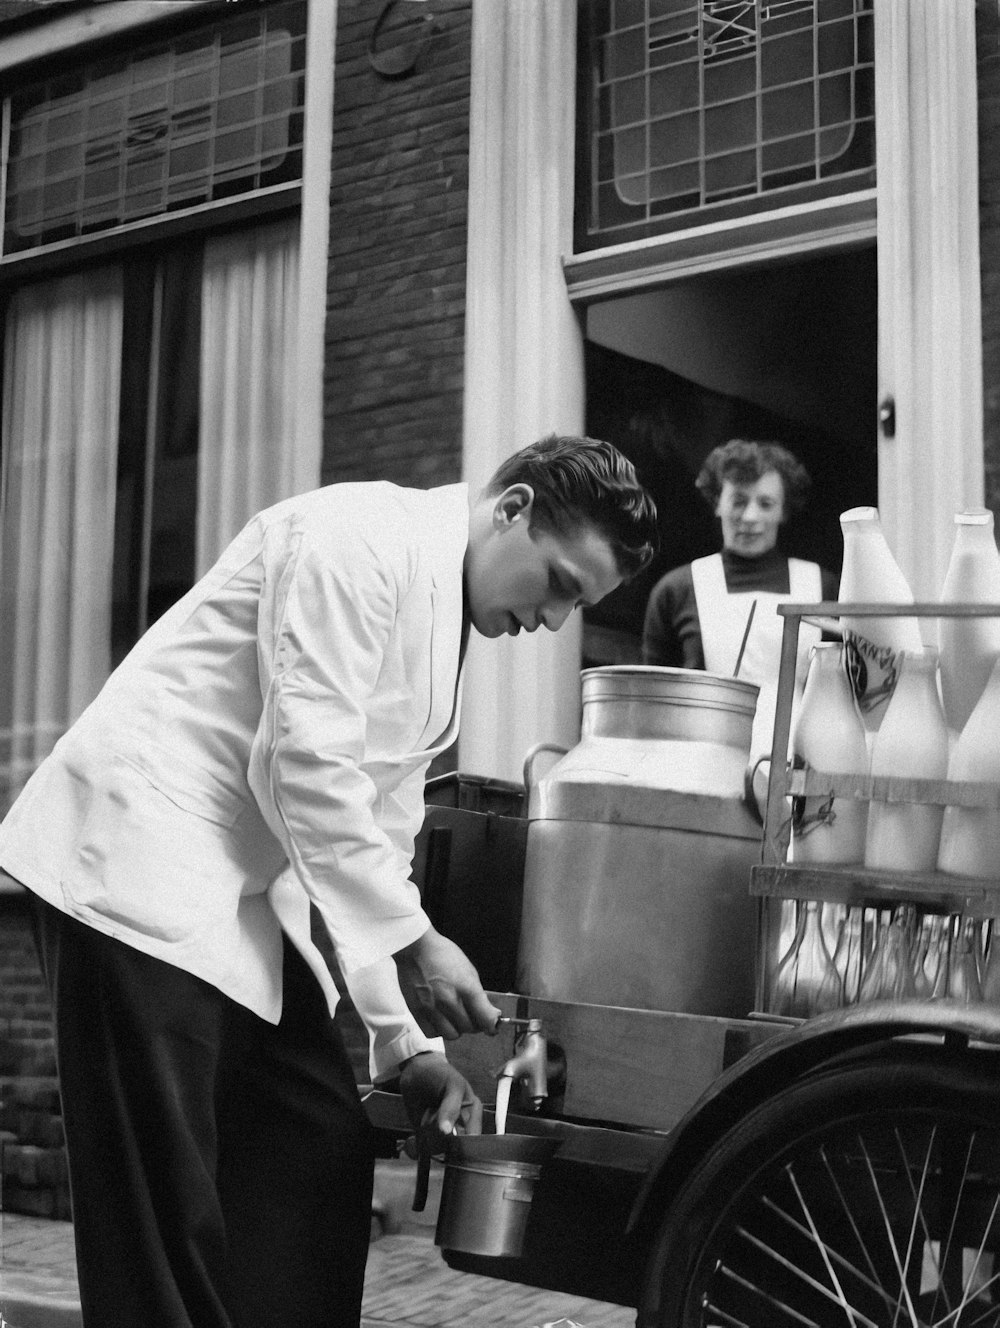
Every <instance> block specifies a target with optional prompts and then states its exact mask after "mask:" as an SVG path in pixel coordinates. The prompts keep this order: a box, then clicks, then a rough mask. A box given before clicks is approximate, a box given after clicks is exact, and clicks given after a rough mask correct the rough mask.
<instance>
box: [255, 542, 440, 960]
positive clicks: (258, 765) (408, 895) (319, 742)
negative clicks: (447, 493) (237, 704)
mask: <svg viewBox="0 0 1000 1328" xmlns="http://www.w3.org/2000/svg"><path fill="white" fill-rule="evenodd" d="M278 547H279V550H280V553H279V554H278V555H276V556H275V557H273V558H271V559H268V558H267V557H265V569H266V575H265V579H264V585H263V588H262V592H261V601H260V608H259V613H258V668H259V673H260V683H261V692H262V700H263V706H262V712H261V717H260V722H259V725H258V729H257V733H256V736H255V738H254V743H253V747H252V751H251V757H250V768H249V779H250V786H251V789H252V791H253V793H254V796H255V798H256V800H257V803H258V806H259V807H260V809H261V813H262V815H263V816H264V818H265V820H266V821H267V823H268V825H269V827H270V829H271V831H272V833H273V834H274V835H275V836H276V837H277V838H278V840H279V841H280V843H281V844H282V846H283V848H284V850H285V853H286V855H287V857H288V861H289V863H290V865H291V867H292V870H293V871H294V872H295V874H296V876H297V877H298V879H299V880H300V882H301V883H302V885H303V887H304V888H305V890H306V892H307V893H308V895H309V897H310V898H311V899H312V900H313V902H314V903H315V904H316V906H317V908H318V910H319V912H320V914H321V916H322V918H323V921H324V923H325V924H326V927H327V929H328V930H329V933H330V937H331V940H332V941H333V944H334V948H335V950H336V952H337V957H338V960H339V961H340V964H341V967H342V969H343V970H344V973H345V976H346V975H347V974H348V973H350V972H351V971H352V970H354V969H362V968H365V967H367V966H370V965H372V964H375V963H377V962H378V961H379V960H381V959H384V958H385V957H387V956H389V955H391V954H393V953H395V952H396V951H398V950H400V949H401V948H402V947H404V946H406V945H408V944H410V943H411V942H412V941H414V940H416V939H417V938H418V937H419V936H421V935H422V934H423V932H424V931H425V930H426V929H427V927H428V926H429V921H428V919H427V916H426V914H425V913H424V911H423V909H422V908H421V906H420V896H419V891H418V890H417V888H416V886H415V885H413V883H412V882H411V881H409V879H408V876H409V870H410V858H409V856H408V855H407V853H406V848H405V846H406V844H407V843H409V844H410V845H411V853H412V836H413V834H415V831H416V828H418V826H419V818H420V816H421V815H422V804H420V805H418V804H416V803H415V801H414V799H413V798H412V796H411V797H410V798H409V800H408V803H407V806H408V811H407V812H406V814H405V815H403V816H402V819H401V822H400V823H399V824H395V823H394V824H393V825H392V827H391V833H389V832H387V830H386V829H385V828H384V827H383V825H382V824H381V823H380V817H379V816H378V815H377V814H376V811H377V807H378V804H379V801H380V797H381V790H380V789H379V788H378V787H377V786H376V784H375V781H374V780H373V778H372V777H371V775H370V774H369V773H367V772H366V771H365V769H364V768H363V766H364V758H365V752H366V729H367V723H368V720H367V707H368V703H369V702H370V700H371V698H372V697H373V695H374V693H375V691H376V688H377V686H378V682H379V675H380V670H381V667H382V662H383V657H384V654H385V650H386V644H387V642H388V640H389V638H390V635H391V633H392V631H393V626H394V622H395V618H396V614H397V609H398V600H399V596H400V594H401V593H402V588H401V579H402V578H401V576H400V571H399V568H398V567H397V566H395V565H394V556H393V555H394V550H393V546H392V544H391V541H390V542H389V546H388V550H384V549H382V548H381V547H380V549H379V551H378V552H376V551H375V549H374V548H373V547H372V546H371V543H370V542H369V541H367V540H365V539H364V538H362V537H359V534H358V532H357V531H353V532H351V536H350V538H348V537H347V536H346V535H345V536H343V537H342V538H340V539H339V540H338V539H336V538H331V539H320V540H317V539H316V538H314V537H312V536H311V535H310V533H309V532H298V533H297V535H296V537H295V538H294V539H287V538H286V539H284V540H282V541H281V542H280V543H279V545H278ZM396 561H397V562H398V558H397V560H396ZM404 570H405V568H404ZM425 768H426V765H425V763H422V762H421V760H420V755H419V753H417V754H414V755H413V757H412V769H410V770H409V775H408V778H407V780H406V782H407V783H411V782H412V783H413V784H414V785H415V784H419V785H420V787H421V789H422V776H423V773H424V770H425ZM413 816H416V817H417V822H416V825H411V826H408V827H406V828H405V830H404V823H405V822H406V821H407V820H408V818H412V817H413Z"/></svg>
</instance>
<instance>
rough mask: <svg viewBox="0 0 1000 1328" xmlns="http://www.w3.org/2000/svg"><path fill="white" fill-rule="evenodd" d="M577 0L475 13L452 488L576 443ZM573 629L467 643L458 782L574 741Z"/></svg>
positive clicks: (579, 380) (580, 407)
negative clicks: (460, 440)
mask: <svg viewBox="0 0 1000 1328" xmlns="http://www.w3.org/2000/svg"><path fill="white" fill-rule="evenodd" d="M575 82H576V0H544V3H542V0H477V2H476V3H475V4H474V5H473V7H472V94H471V95H472V104H471V110H470V144H469V230H468V271H467V278H466V332H465V416H464V430H463V435H464V474H465V478H466V479H467V480H468V481H469V483H470V485H471V486H472V488H473V490H478V489H479V488H481V487H482V485H483V484H484V483H485V482H486V480H488V479H489V477H490V475H491V474H492V473H493V471H494V470H495V469H496V467H497V465H498V464H499V463H500V461H502V460H503V459H504V457H507V456H509V455H510V454H511V452H515V451H517V450H518V449H519V448H521V447H523V446H525V445H526V444H528V443H531V442H535V441H536V440H537V439H538V438H541V437H542V436H543V435H545V434H547V433H562V434H572V433H580V432H582V429H583V419H584V381H583V340H582V336H581V332H580V328H579V325H578V323H577V320H576V316H575V314H574V312H573V309H572V306H571V305H570V301H569V296H568V295H567V292H566V283H565V281H564V279H563V271H562V257H563V255H564V254H568V253H570V252H571V251H572V247H573V141H574V114H575V109H574V108H575V104H576V103H575V95H574V88H575ZM579 669H580V623H579V618H578V615H574V616H573V618H572V619H571V620H570V623H569V624H567V626H566V627H564V628H563V629H562V631H561V632H559V633H558V634H557V635H552V634H551V633H549V632H545V631H542V632H538V633H536V634H535V635H534V636H530V637H521V638H520V639H518V640H516V641H515V640H511V639H508V638H502V639H500V640H498V641H486V640H483V639H482V638H475V636H474V638H473V640H472V641H471V642H470V644H469V654H468V666H467V673H466V685H465V694H464V706H463V714H462V729H461V737H460V740H459V762H460V767H461V769H462V770H463V771H467V772H469V773H475V774H482V775H488V776H494V777H499V778H502V779H509V780H514V781H517V780H520V778H521V769H522V765H523V760H524V755H525V753H526V751H527V750H528V748H529V747H531V746H532V745H533V744H534V743H536V742H540V741H554V742H562V743H564V744H566V745H570V744H572V743H574V742H576V740H577V738H578V737H579V711H580V676H579Z"/></svg>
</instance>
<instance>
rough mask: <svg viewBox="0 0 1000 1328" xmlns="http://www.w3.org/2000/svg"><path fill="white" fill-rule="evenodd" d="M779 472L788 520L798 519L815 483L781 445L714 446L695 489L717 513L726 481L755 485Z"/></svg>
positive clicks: (734, 442)
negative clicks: (793, 517) (761, 478)
mask: <svg viewBox="0 0 1000 1328" xmlns="http://www.w3.org/2000/svg"><path fill="white" fill-rule="evenodd" d="M771 470H773V471H776V472H777V473H778V474H779V475H780V476H781V480H782V484H783V485H784V490H785V517H786V518H788V517H790V516H796V515H797V514H798V513H799V512H801V511H802V509H803V508H804V507H805V506H806V504H807V503H808V501H809V493H810V491H811V489H812V480H811V479H810V478H809V472H808V471H807V470H806V468H805V466H804V465H803V464H802V462H801V461H800V460H799V459H798V457H795V456H793V455H792V453H791V452H789V451H788V449H787V448H786V447H782V446H781V444H780V443H755V442H750V441H748V440H747V439H745V438H733V439H731V440H730V441H729V442H728V443H723V444H722V446H721V447H715V448H713V449H712V451H711V452H709V454H708V456H707V457H706V458H705V464H704V465H703V466H702V468H701V470H700V472H699V474H698V478H697V479H696V480H695V482H694V483H695V488H696V489H697V490H698V492H699V493H700V494H701V496H702V497H703V498H704V499H705V501H706V502H707V503H708V505H709V506H710V507H711V509H712V511H713V512H714V511H715V509H716V507H717V506H718V503H719V498H720V496H721V494H722V486H723V484H724V483H725V481H726V480H731V481H732V482H733V483H734V484H755V483H756V482H757V480H759V479H760V477H761V476H762V475H766V474H767V473H768V471H771Z"/></svg>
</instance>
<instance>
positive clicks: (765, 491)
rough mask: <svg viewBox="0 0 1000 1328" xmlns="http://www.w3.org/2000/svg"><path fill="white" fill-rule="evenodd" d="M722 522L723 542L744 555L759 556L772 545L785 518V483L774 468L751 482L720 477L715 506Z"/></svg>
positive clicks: (734, 551)
mask: <svg viewBox="0 0 1000 1328" xmlns="http://www.w3.org/2000/svg"><path fill="white" fill-rule="evenodd" d="M715 515H716V516H717V517H718V518H719V520H720V521H721V522H722V544H723V547H724V548H726V549H730V550H731V551H732V552H733V553H740V554H742V555H743V557H744V558H759V557H761V555H762V554H765V553H768V552H769V551H770V550H771V549H773V548H774V546H775V544H776V543H777V541H778V528H779V527H780V525H781V523H782V521H784V519H785V485H784V481H783V480H782V478H781V476H780V475H779V474H778V472H777V471H776V470H768V471H765V473H764V474H763V475H761V477H760V479H759V480H755V481H754V482H753V483H752V484H740V483H738V482H737V481H735V480H723V482H722V493H721V494H720V495H719V502H718V505H717V506H716V509H715Z"/></svg>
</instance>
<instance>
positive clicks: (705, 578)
mask: <svg viewBox="0 0 1000 1328" xmlns="http://www.w3.org/2000/svg"><path fill="white" fill-rule="evenodd" d="M695 487H696V488H697V489H698V491H699V492H700V493H701V494H702V496H703V497H704V498H705V500H706V501H707V502H708V504H709V505H710V506H711V507H712V509H713V511H714V512H715V515H716V516H717V517H718V518H719V521H720V523H721V526H722V551H721V553H715V554H710V555H709V556H708V557H707V558H698V559H696V560H695V561H694V562H692V563H687V564H685V565H684V566H683V567H675V568H674V569H673V570H672V571H670V572H668V573H667V574H666V576H664V577H662V578H661V579H660V580H659V581H658V582H657V584H656V585H655V586H654V587H653V592H652V594H651V596H650V599H649V604H648V606H647V609H646V620H645V626H644V629H643V641H642V657H643V662H644V663H646V664H661V665H666V666H668V667H671V668H684V669H705V670H707V671H708V672H709V673H718V674H725V675H727V676H730V677H731V676H732V675H733V673H734V672H735V671H736V666H737V662H738V661H739V677H740V678H743V679H745V680H746V681H748V682H754V683H756V684H757V685H758V687H759V688H760V695H759V697H758V700H757V715H756V718H755V720H754V729H753V739H752V741H751V758H752V759H753V760H754V761H756V760H757V759H758V758H759V757H761V756H766V755H769V754H770V751H771V736H772V730H773V727H774V707H775V701H776V698H777V687H778V665H779V662H780V659H781V635H782V624H783V619H782V618H781V617H780V615H779V614H778V613H777V612H776V609H777V605H778V604H780V603H781V602H782V601H786V600H787V601H795V602H796V603H808V604H812V603H816V602H817V601H818V600H822V599H825V600H833V599H836V598H837V577H836V576H835V575H834V573H832V572H829V571H827V570H826V569H825V568H822V567H820V566H819V565H818V564H817V563H812V562H803V561H802V560H801V559H798V558H788V557H786V556H785V555H784V553H782V552H781V551H780V549H779V547H778V536H779V533H780V530H781V527H782V526H783V525H784V523H785V522H786V521H787V520H788V518H789V517H790V516H792V515H796V514H797V513H799V512H800V511H802V510H803V508H804V507H805V505H806V502H807V501H808V497H809V490H810V487H811V481H810V479H809V475H808V473H807V471H806V469H805V467H804V466H803V465H802V463H801V462H800V461H799V460H798V459H797V458H796V457H794V456H793V455H792V453H791V452H789V451H788V450H787V449H786V448H784V447H781V446H779V445H778V444H777V443H760V442H747V441H745V440H743V439H739V438H736V439H733V440H731V441H730V442H728V443H725V444H724V445H723V446H721V447H716V448H715V449H714V450H713V451H712V452H710V453H709V455H708V457H707V459H706V461H705V464H704V465H703V466H702V469H701V472H700V473H699V475H698V478H697V480H696V481H695ZM751 615H752V617H751ZM748 622H749V624H750V630H749V632H748V633H747V624H748ZM745 633H746V643H745V645H744V634H745ZM819 639H820V635H819V632H818V631H817V630H816V629H815V628H812V627H808V626H803V627H802V629H801V630H800V633H799V668H798V670H797V683H798V687H799V688H801V686H802V684H803V681H804V676H805V668H804V664H805V656H806V655H807V654H808V651H809V648H810V646H812V645H813V644H814V643H815V642H816V641H818V640H819ZM741 647H742V651H743V653H742V658H741V657H740V650H741Z"/></svg>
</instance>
